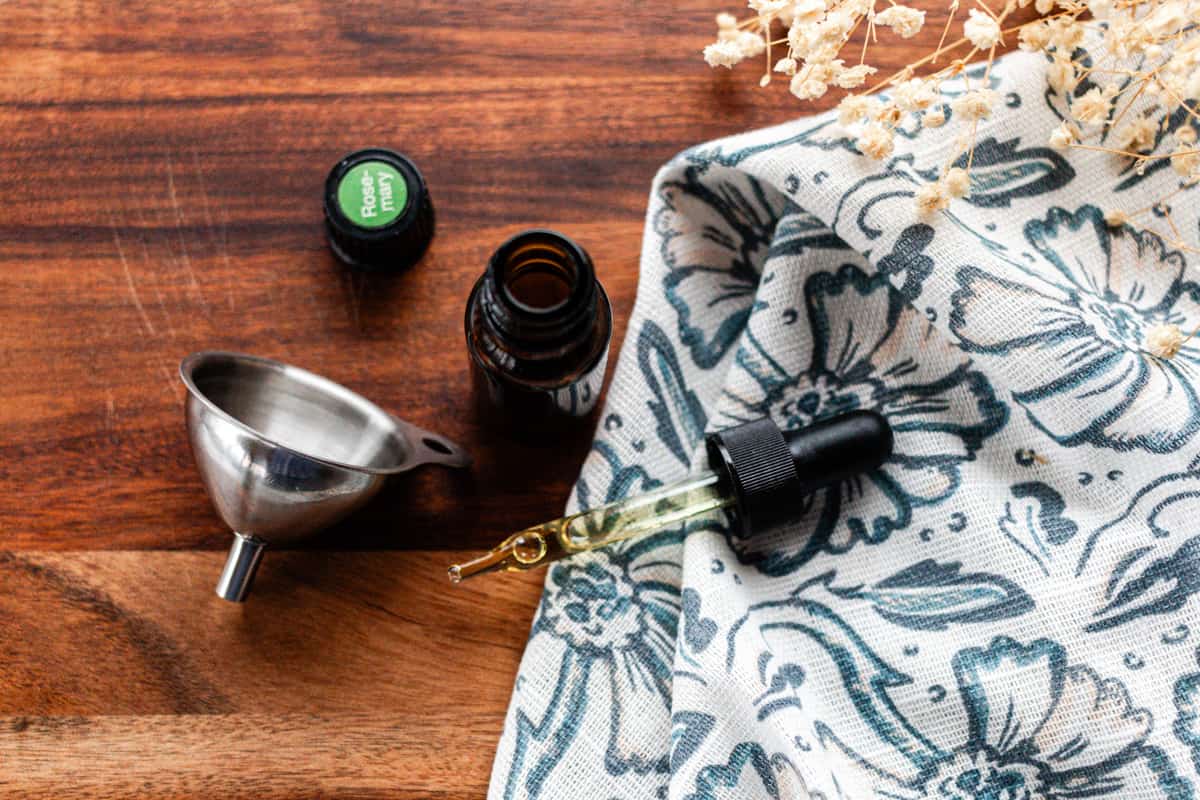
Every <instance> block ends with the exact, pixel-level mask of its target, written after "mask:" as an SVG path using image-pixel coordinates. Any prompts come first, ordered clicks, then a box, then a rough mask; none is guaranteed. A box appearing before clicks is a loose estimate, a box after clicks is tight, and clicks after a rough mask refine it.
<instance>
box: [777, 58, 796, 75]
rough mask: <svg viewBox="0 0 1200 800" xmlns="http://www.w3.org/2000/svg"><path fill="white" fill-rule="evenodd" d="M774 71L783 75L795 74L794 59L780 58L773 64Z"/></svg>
mask: <svg viewBox="0 0 1200 800" xmlns="http://www.w3.org/2000/svg"><path fill="white" fill-rule="evenodd" d="M775 71H776V72H782V73H783V74H784V75H795V74H796V59H794V58H781V59H779V60H778V61H776V62H775Z"/></svg>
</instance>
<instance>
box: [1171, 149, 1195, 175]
mask: <svg viewBox="0 0 1200 800" xmlns="http://www.w3.org/2000/svg"><path fill="white" fill-rule="evenodd" d="M1171 166H1172V167H1174V168H1175V171H1176V172H1178V173H1179V174H1180V175H1182V176H1183V177H1185V178H1190V177H1191V176H1193V175H1196V174H1200V150H1197V149H1195V147H1194V146H1188V145H1180V146H1179V147H1177V148H1175V152H1173V153H1171Z"/></svg>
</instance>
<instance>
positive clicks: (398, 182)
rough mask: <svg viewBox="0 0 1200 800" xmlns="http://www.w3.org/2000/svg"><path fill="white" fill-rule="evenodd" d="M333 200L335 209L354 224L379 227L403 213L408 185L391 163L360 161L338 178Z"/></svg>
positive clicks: (406, 202) (406, 201) (406, 200)
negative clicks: (339, 179)
mask: <svg viewBox="0 0 1200 800" xmlns="http://www.w3.org/2000/svg"><path fill="white" fill-rule="evenodd" d="M337 200H338V208H340V209H341V210H342V213H343V214H345V215H346V219H348V220H350V221H351V222H353V223H354V224H355V225H359V226H361V227H363V228H382V227H383V226H384V225H390V224H391V223H393V222H395V221H396V218H397V217H399V216H400V215H401V214H403V213H404V208H405V206H406V205H408V183H407V182H406V181H405V180H404V176H403V175H401V174H400V171H399V170H397V169H396V168H395V167H393V166H392V165H391V164H388V163H386V162H384V161H364V162H362V163H361V164H355V165H354V166H353V167H352V168H351V169H350V171H349V172H347V173H346V174H345V175H343V176H342V180H341V181H340V182H339V183H338V190H337Z"/></svg>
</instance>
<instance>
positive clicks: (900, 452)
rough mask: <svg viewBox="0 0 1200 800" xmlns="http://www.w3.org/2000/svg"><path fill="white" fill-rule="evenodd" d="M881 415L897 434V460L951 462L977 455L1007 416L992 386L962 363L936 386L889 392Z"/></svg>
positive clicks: (886, 393)
mask: <svg viewBox="0 0 1200 800" xmlns="http://www.w3.org/2000/svg"><path fill="white" fill-rule="evenodd" d="M879 400H880V405H879V411H880V412H881V413H882V414H883V415H884V416H886V417H887V418H888V421H889V422H890V423H891V425H892V431H893V432H894V434H895V448H894V450H895V455H894V457H893V458H894V460H897V461H901V462H904V463H910V462H920V463H929V464H949V463H953V462H954V461H962V460H966V459H969V458H972V457H973V453H974V452H975V451H976V450H978V449H979V447H980V446H981V445H982V444H983V439H984V437H986V436H988V435H990V434H991V433H992V432H993V431H995V430H996V429H997V428H998V427H999V426H1001V425H1003V424H1004V421H1005V419H1006V418H1007V409H1006V408H1005V407H1004V404H1003V403H1001V402H1000V401H999V400H997V399H996V396H995V394H993V392H992V388H991V385H990V384H989V383H988V382H987V380H986V379H985V378H984V377H983V375H981V374H980V373H978V372H973V371H971V370H968V369H967V368H966V366H965V365H960V366H959V367H958V368H957V369H956V370H955V371H954V372H952V373H950V374H949V375H946V376H945V377H943V378H942V379H940V380H939V381H938V382H936V383H932V384H927V385H911V386H905V387H904V388H902V389H897V390H891V391H885V392H884V393H883V396H882V397H881V398H879Z"/></svg>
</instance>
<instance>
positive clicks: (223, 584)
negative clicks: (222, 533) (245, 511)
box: [217, 531, 267, 603]
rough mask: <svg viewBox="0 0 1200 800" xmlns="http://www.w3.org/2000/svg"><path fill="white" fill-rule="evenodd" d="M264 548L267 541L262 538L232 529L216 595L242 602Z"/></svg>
mask: <svg viewBox="0 0 1200 800" xmlns="http://www.w3.org/2000/svg"><path fill="white" fill-rule="evenodd" d="M266 549H267V543H266V542H264V541H263V540H262V539H256V538H255V537H253V536H246V535H245V534H241V533H238V532H237V531H234V533H233V544H231V545H230V546H229V557H228V558H226V559H225V569H223V570H221V578H220V580H218V581H217V596H218V597H220V598H221V599H222V600H228V601H230V602H232V603H241V602H243V601H244V600H245V599H246V595H248V594H250V584H252V583H254V574H255V573H256V572H258V564H259V562H260V561H262V557H263V551H264V550H266Z"/></svg>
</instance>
